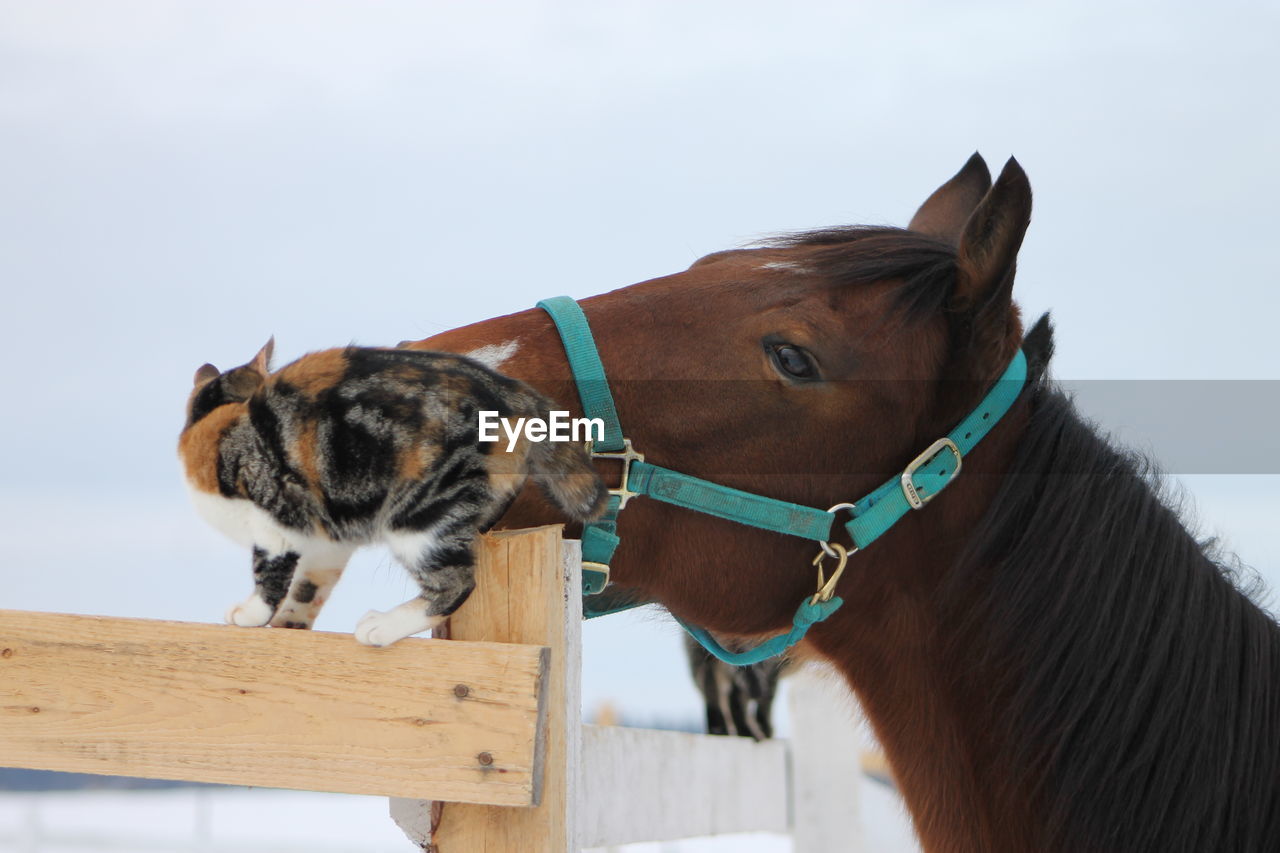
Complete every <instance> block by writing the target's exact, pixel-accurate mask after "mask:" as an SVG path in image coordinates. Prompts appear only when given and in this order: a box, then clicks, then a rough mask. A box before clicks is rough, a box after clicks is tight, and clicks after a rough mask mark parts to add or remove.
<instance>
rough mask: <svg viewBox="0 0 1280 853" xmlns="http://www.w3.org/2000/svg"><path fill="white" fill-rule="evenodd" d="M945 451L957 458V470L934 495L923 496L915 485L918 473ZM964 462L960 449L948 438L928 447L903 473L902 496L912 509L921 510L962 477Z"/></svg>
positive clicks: (934, 491) (935, 490)
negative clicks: (961, 469) (956, 479)
mask: <svg viewBox="0 0 1280 853" xmlns="http://www.w3.org/2000/svg"><path fill="white" fill-rule="evenodd" d="M944 450H950V451H951V453H952V455H954V456H955V457H956V470H954V471H952V472H951V474H950V475H949V476H948V477H947V479H946V482H944V483H943V484H942V485H941V486H939V487H938V488H936V489H934V490H933V494H931V495H921V494H920V492H919V491H918V489H917V487H916V483H915V473H916V471H918V470H920V469H921V468H923V467H924V466H925V465H928V464H929V463H930V462H932V461H933V458H934V457H935V456H937V455H938V454H939V453H941V452H942V451H944ZM963 461H964V457H962V456H961V455H960V448H959V447H957V446H956V443H955V442H954V441H952V440H951V439H949V438H946V437H945V436H944V437H943V438H940V439H938V440H937V441H935V442H934V443H933V444H931V445H929V446H928V447H926V448H925V449H924V453H921V454H920V455H919V456H917V457H916V458H915V459H912V460H911V462H909V463H908V464H907V467H906V469H905V470H904V471H903V472H902V494H903V495H904V496H906V499H907V503H909V504H911V508H912V509H920V508H921V507H923V506H924V505H925V504H927V503H928V502H929V501H931V500H933V499H934V498H936V497H937V496H938V493H939V492H941V491H942V490H943V489H944V488H946V487H947V486H949V485H951V481H952V480H954V479H955V478H956V477H958V476H960V466H961V465H962V464H963Z"/></svg>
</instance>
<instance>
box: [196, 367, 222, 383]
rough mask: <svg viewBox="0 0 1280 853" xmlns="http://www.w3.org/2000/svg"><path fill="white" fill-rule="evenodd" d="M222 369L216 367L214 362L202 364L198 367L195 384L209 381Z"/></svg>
mask: <svg viewBox="0 0 1280 853" xmlns="http://www.w3.org/2000/svg"><path fill="white" fill-rule="evenodd" d="M221 372H222V371H220V370H218V368H216V367H214V366H213V365H212V364H202V365H200V366H199V367H198V368H196V378H195V381H194V384H196V385H199V384H200V383H201V382H208V381H209V380H210V379H214V378H216V377H218V376H219V375H220V374H221Z"/></svg>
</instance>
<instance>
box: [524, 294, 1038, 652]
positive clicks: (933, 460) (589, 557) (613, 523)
mask: <svg viewBox="0 0 1280 853" xmlns="http://www.w3.org/2000/svg"><path fill="white" fill-rule="evenodd" d="M538 307H539V308H541V309H543V310H544V311H546V312H547V313H548V314H550V315H551V319H552V320H553V321H554V322H555V324H556V329H557V330H558V331H559V332H560V340H561V341H562V342H563V343H564V349H565V354H566V355H567V356H568V360H569V367H570V369H571V370H572V371H573V377H574V380H575V381H576V382H577V386H578V395H579V397H580V398H581V400H582V408H583V412H584V414H585V415H586V416H587V417H588V418H600V419H601V420H602V421H603V422H604V440H603V441H599V442H596V443H595V444H594V445H593V447H592V456H594V457H596V458H609V459H617V460H620V461H621V462H622V466H623V467H622V482H621V484H620V487H619V488H617V489H611V490H610V493H609V503H608V506H607V508H606V510H605V513H604V515H603V516H602V517H601V518H600V519H599V520H598V521H593V522H589V523H587V524H585V525H583V531H582V558H583V563H582V588H583V593H584V595H585V596H586V598H584V599H583V613H584V615H586V617H587V618H592V617H594V616H603V615H605V614H607V613H616V612H618V611H619V610H626V609H629V608H630V607H636V606H639V605H638V604H627V605H624V606H612V607H605V608H596V607H593V606H592V602H591V596H593V595H596V594H598V593H600V592H602V591H603V590H604V588H605V587H606V586H607V585H608V582H609V563H610V561H611V560H612V559H613V553H614V551H615V550H617V547H618V541H619V539H618V513H619V512H621V511H622V508H623V507H624V506H626V503H627V501H628V500H629V499H630V498H632V497H636V496H639V495H647V496H648V497H651V498H653V499H655V500H659V501H662V502H664V503H669V504H672V505H673V506H679V507H683V508H685V509H691V510H696V511H697V512H701V513H706V514H708V515H714V516H716V517H717V518H723V519H726V520H728V521H734V522H737V523H739V524H746V525H749V526H751V527H758V528H761V529H763V530H771V531H773V532H775V533H784V534H787V535H789V536H799V537H801V538H804V539H809V540H811V541H814V542H818V543H821V544H822V547H823V551H824V552H825V553H828V554H832V555H833V556H834V555H835V554H836V551H834V550H832V549H833V548H836V549H838V551H839V552H840V554H841V561H842V562H841V566H842V567H843V565H844V564H843V560H844V559H845V557H847V555H848V554H854V553H856V552H857V551H860V550H862V549H863V548H866V547H867V546H868V545H870V544H871V543H872V542H874V541H875V540H876V539H878V538H880V536H882V535H883V534H884V533H885V532H886V531H887V530H889V528H891V527H893V525H894V524H895V523H896V522H897V521H898V520H899V519H900V518H902V517H903V516H904V515H906V514H907V513H909V512H911V511H912V510H916V509H922V508H923V507H924V506H925V505H926V504H927V503H929V501H931V500H933V499H934V498H935V497H936V496H937V495H938V493H939V492H941V491H942V490H943V489H945V488H946V487H947V486H948V485H950V484H951V482H952V481H953V480H954V479H955V478H956V475H957V474H959V473H960V466H961V463H962V461H963V459H964V456H965V455H966V454H967V453H968V452H969V451H970V450H972V449H973V448H974V446H976V445H977V444H978V442H979V441H981V440H982V439H983V437H985V436H986V435H987V433H989V432H990V431H991V429H992V427H994V426H995V425H996V423H997V422H998V421H999V420H1000V418H1001V417H1003V416H1004V414H1005V412H1007V411H1009V408H1010V407H1011V406H1012V405H1013V403H1014V401H1015V400H1016V399H1017V398H1018V395H1019V394H1020V393H1021V392H1022V388H1023V386H1024V385H1025V384H1026V378H1027V359H1026V356H1025V355H1023V353H1022V350H1018V352H1016V353H1015V354H1014V356H1013V359H1012V361H1010V362H1009V366H1008V367H1007V368H1005V371H1004V374H1003V375H1001V377H1000V378H999V379H997V380H996V382H995V384H994V385H993V386H992V388H991V390H990V391H988V392H987V395H986V396H985V397H983V399H982V402H980V403H979V404H978V406H977V407H976V408H975V409H974V410H973V411H971V412H970V413H969V414H968V416H966V417H965V419H964V420H963V421H961V422H960V425H959V426H957V427H956V428H955V429H953V430H952V431H951V432H950V433H948V434H947V435H946V436H945V437H943V438H940V439H938V440H937V441H935V442H934V443H933V444H931V445H929V447H927V448H926V449H925V451H924V452H923V453H921V454H920V455H919V456H917V457H916V458H915V459H913V460H912V461H911V462H910V464H908V465H907V467H906V468H904V469H903V471H902V472H901V473H900V474H898V475H897V476H895V477H893V478H891V479H890V480H888V481H887V482H885V483H884V484H882V485H881V486H879V487H878V488H876V489H875V490H874V491H872V492H871V493H870V494H868V495H865V496H864V497H862V498H861V499H860V500H858V501H857V502H856V503H853V504H841V505H839V506H841V507H845V508H848V509H849V514H850V519H849V521H848V522H846V523H845V525H844V527H845V530H846V531H847V532H848V533H849V536H850V538H851V539H852V541H853V547H852V548H850V549H848V550H847V553H846V549H844V548H842V547H840V546H835V545H832V544H830V539H831V529H832V527H833V526H834V524H835V521H836V510H835V509H834V508H833V509H831V510H820V509H814V508H812V507H807V506H801V505H799V504H793V503H788V502H786V501H779V500H775V499H773V498H767V497H763V496H761V495H756V494H752V493H750V492H744V491H740V490H738V489H731V488H729V487H728V486H722V485H720V484H718V483H712V482H710V481H708V480H703V479H700V478H698V477H691V476H689V475H688V474H681V473H679V472H678V471H672V470H670V469H667V468H662V467H660V466H658V465H653V464H650V463H648V462H646V461H645V458H644V455H643V454H641V453H638V452H636V451H635V450H634V449H633V448H632V446H631V442H630V441H629V440H627V439H626V438H624V437H623V434H622V427H621V424H620V423H619V421H618V412H617V409H616V408H615V407H614V403H613V394H612V393H611V392H610V390H609V382H608V380H607V379H606V378H605V372H604V364H603V363H602V362H601V361H600V354H599V352H597V350H596V345H595V339H594V338H593V337H592V336H591V327H590V325H589V324H588V323H587V318H586V315H585V314H583V313H582V308H581V307H580V306H579V305H578V303H577V302H575V301H574V300H573V299H571V298H569V297H568V296H556V297H554V298H552V299H544V300H542V301H541V302H539V303H538ZM819 586H820V590H819V593H818V594H817V595H814V596H812V597H811V598H806V599H805V600H804V601H803V602H802V603H801V604H800V606H799V608H797V609H796V614H795V618H794V619H793V620H792V628H791V630H790V631H789V632H787V633H785V634H779V635H778V636H776V637H773V638H771V639H769V640H766V641H764V642H763V643H761V644H760V645H758V646H756V647H755V648H753V649H750V650H748V651H745V652H731V651H729V650H728V649H726V648H724V647H723V646H722V645H720V643H718V642H717V641H716V639H715V638H714V637H712V636H711V635H710V634H709V633H708V632H707V631H706V630H705V629H703V628H699V627H696V626H693V625H688V624H685V623H684V622H681V623H680V624H681V625H684V628H685V630H686V631H688V632H689V634H690V636H692V637H693V638H694V639H695V640H697V641H698V642H699V643H701V644H702V646H703V648H705V649H706V650H707V651H708V652H710V653H711V654H713V655H715V656H716V657H717V658H719V659H720V660H722V661H724V662H725V663H730V664H734V665H736V666H745V665H747V664H752V663H759V662H760V661H762V660H766V659H768V658H771V657H774V656H775V655H779V654H782V653H783V652H785V651H786V650H787V649H789V648H791V647H792V646H794V645H795V644H796V643H798V642H800V640H801V639H803V638H804V635H805V633H806V632H807V631H808V630H809V628H810V626H812V625H814V624H816V623H818V622H821V621H823V620H825V619H826V618H827V617H828V616H830V615H831V614H832V613H834V612H835V611H836V610H838V609H839V608H840V605H841V604H842V603H843V601H842V600H841V599H840V597H839V596H836V595H834V591H833V589H832V588H831V587H833V586H834V584H829V585H827V587H823V585H822V584H821V583H820V584H819Z"/></svg>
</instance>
